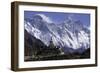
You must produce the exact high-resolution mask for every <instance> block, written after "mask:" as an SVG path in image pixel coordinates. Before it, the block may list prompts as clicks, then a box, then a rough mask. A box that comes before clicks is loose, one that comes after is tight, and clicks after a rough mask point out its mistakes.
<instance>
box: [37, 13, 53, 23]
mask: <svg viewBox="0 0 100 73" xmlns="http://www.w3.org/2000/svg"><path fill="white" fill-rule="evenodd" d="M37 15H39V16H41V17H42V18H43V20H44V21H46V22H47V23H53V21H52V20H51V19H50V18H49V17H47V16H46V15H44V14H37Z"/></svg>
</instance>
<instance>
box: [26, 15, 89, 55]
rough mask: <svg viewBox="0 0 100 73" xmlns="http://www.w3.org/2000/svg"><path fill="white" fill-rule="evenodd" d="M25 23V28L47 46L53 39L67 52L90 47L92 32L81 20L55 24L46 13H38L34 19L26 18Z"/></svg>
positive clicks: (68, 20)
mask: <svg viewBox="0 0 100 73" xmlns="http://www.w3.org/2000/svg"><path fill="white" fill-rule="evenodd" d="M24 24H25V30H26V31H27V32H28V33H29V34H31V35H32V36H34V37H35V38H36V39H39V40H41V41H42V42H43V43H44V44H45V45H46V46H49V44H50V41H51V40H52V41H53V44H54V45H55V46H56V47H59V48H62V50H63V51H64V52H65V53H66V52H73V51H75V50H77V51H78V49H79V52H80V49H82V51H84V50H85V49H88V48H90V32H89V30H88V29H87V28H85V27H84V26H83V24H82V23H81V21H79V20H78V21H73V20H70V19H67V20H65V21H64V22H63V23H60V24H55V23H53V22H52V21H50V20H49V18H47V17H46V16H45V15H41V14H37V15H34V16H33V18H32V19H25V22H24ZM69 50H70V51H69Z"/></svg>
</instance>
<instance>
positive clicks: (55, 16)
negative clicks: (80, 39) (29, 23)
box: [24, 11, 90, 26]
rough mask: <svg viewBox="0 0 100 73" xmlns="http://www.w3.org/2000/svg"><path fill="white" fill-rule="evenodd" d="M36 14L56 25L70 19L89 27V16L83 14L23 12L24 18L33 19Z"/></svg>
mask: <svg viewBox="0 0 100 73" xmlns="http://www.w3.org/2000/svg"><path fill="white" fill-rule="evenodd" d="M37 14H42V15H45V16H46V18H47V19H48V20H50V21H52V22H54V23H57V24H59V23H62V22H64V21H65V20H66V19H67V18H68V17H70V18H71V19H73V20H80V21H81V22H82V23H83V24H84V25H86V26H90V14H83V13H67V12H66V13H63V12H40V11H24V18H33V16H34V15H37Z"/></svg>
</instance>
